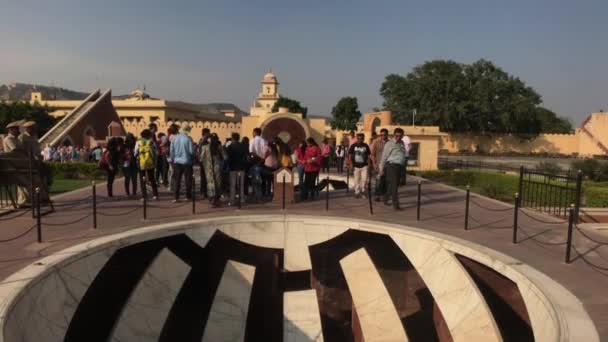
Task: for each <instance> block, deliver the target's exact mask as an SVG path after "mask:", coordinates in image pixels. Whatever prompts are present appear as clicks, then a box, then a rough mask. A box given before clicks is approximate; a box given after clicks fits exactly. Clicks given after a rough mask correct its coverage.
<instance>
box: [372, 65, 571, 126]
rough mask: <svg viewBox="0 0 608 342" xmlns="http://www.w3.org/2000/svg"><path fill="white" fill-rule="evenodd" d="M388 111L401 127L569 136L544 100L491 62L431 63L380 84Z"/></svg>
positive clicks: (392, 76)
mask: <svg viewBox="0 0 608 342" xmlns="http://www.w3.org/2000/svg"><path fill="white" fill-rule="evenodd" d="M380 94H381V95H382V96H383V97H384V107H385V109H386V110H390V111H393V113H394V114H395V115H394V119H395V120H396V121H397V122H399V123H410V122H412V111H413V110H414V109H416V111H417V114H418V115H417V116H416V123H417V124H423V125H424V124H427V125H438V126H440V127H441V129H442V130H443V131H448V132H473V133H480V134H485V133H514V134H520V135H535V134H538V133H540V132H544V131H547V132H553V131H556V130H561V131H569V130H570V129H571V125H569V122H568V121H567V120H564V119H562V118H558V117H557V116H556V115H555V113H553V112H551V111H549V110H547V109H545V108H542V107H540V104H541V103H542V101H541V96H540V95H539V94H538V93H537V92H536V91H535V90H534V89H532V88H531V87H529V86H527V85H526V84H525V83H524V82H523V81H522V80H520V79H519V78H517V77H514V76H512V75H510V74H508V73H507V72H505V71H504V70H502V69H501V68H500V67H498V66H496V65H494V64H493V63H492V62H490V61H487V60H483V59H481V60H479V61H477V62H475V63H473V64H461V63H456V62H454V61H450V60H435V61H429V62H426V63H424V64H422V65H419V66H416V67H415V68H414V69H413V70H412V72H410V73H408V74H407V75H405V76H401V75H397V74H390V75H388V76H386V79H385V80H384V82H383V83H382V87H381V89H380Z"/></svg>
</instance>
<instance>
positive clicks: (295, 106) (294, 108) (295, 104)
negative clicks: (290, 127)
mask: <svg viewBox="0 0 608 342" xmlns="http://www.w3.org/2000/svg"><path fill="white" fill-rule="evenodd" d="M279 107H285V108H288V109H289V111H290V112H291V113H302V117H303V118H306V114H307V113H308V108H307V107H302V105H301V104H300V101H297V100H294V99H290V98H288V97H283V96H280V95H279V99H278V100H277V102H275V103H274V106H272V112H273V113H276V112H278V111H279Z"/></svg>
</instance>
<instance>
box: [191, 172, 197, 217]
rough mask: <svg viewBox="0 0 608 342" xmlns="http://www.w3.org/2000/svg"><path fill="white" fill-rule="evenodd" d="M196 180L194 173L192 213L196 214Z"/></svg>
mask: <svg viewBox="0 0 608 342" xmlns="http://www.w3.org/2000/svg"><path fill="white" fill-rule="evenodd" d="M195 185H196V181H195V178H194V175H192V215H194V214H196V190H194V189H196V186H195Z"/></svg>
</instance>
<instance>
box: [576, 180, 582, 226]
mask: <svg viewBox="0 0 608 342" xmlns="http://www.w3.org/2000/svg"><path fill="white" fill-rule="evenodd" d="M582 185H583V172H582V171H581V170H578V172H577V173H576V198H575V199H574V201H575V202H574V222H575V223H578V215H579V212H580V210H581V190H582Z"/></svg>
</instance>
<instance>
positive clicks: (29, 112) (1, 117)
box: [0, 101, 57, 136]
mask: <svg viewBox="0 0 608 342" xmlns="http://www.w3.org/2000/svg"><path fill="white" fill-rule="evenodd" d="M49 112H50V109H49V107H47V106H41V105H40V104H38V103H37V102H36V103H33V104H31V103H29V102H26V101H15V102H5V101H2V102H0V130H2V131H4V127H6V125H8V124H9V123H10V122H13V121H17V120H24V119H25V120H32V121H35V122H36V124H37V126H38V136H42V135H44V134H45V133H46V132H47V131H48V130H49V129H51V127H53V125H55V123H56V122H57V119H55V118H54V117H52V116H51V115H49Z"/></svg>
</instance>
